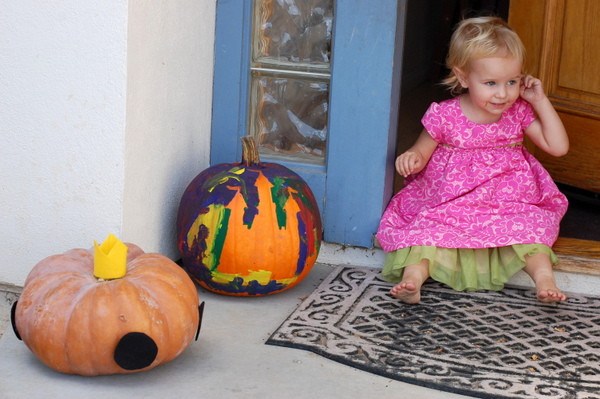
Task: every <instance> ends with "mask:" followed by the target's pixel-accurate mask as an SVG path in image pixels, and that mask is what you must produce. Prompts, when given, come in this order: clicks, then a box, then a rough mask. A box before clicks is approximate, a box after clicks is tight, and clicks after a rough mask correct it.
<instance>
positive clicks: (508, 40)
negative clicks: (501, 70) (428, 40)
mask: <svg viewBox="0 0 600 399" xmlns="http://www.w3.org/2000/svg"><path fill="white" fill-rule="evenodd" d="M499 53H504V54H502V56H510V57H515V58H516V59H518V60H520V61H521V64H522V65H524V64H525V46H524V45H523V42H521V39H520V38H519V36H518V35H517V34H516V33H515V31H513V30H512V29H511V27H510V26H508V24H507V23H506V22H504V20H502V19H501V18H498V17H476V18H469V19H464V20H462V21H461V22H460V23H459V24H458V25H457V27H456V30H455V31H454V33H453V34H452V38H451V39H450V48H449V50H448V57H447V58H446V66H447V67H448V69H450V73H449V75H448V76H447V77H446V79H444V80H443V81H442V84H443V85H445V86H447V87H448V89H450V92H451V93H452V94H458V93H461V92H462V91H463V87H462V86H461V84H460V82H459V81H458V77H457V76H456V74H455V73H454V71H453V68H459V69H461V70H462V71H465V72H468V65H469V62H470V61H471V60H473V59H476V58H485V57H491V56H494V55H498V54H499Z"/></svg>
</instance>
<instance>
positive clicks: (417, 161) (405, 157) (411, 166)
mask: <svg viewBox="0 0 600 399" xmlns="http://www.w3.org/2000/svg"><path fill="white" fill-rule="evenodd" d="M423 166H424V165H423V160H422V159H421V156H420V155H419V154H418V153H416V152H414V151H410V150H409V151H406V152H404V153H402V154H400V156H398V158H396V171H397V172H398V173H399V174H400V175H402V176H403V177H407V176H408V175H410V174H413V173H418V172H420V171H421V169H423Z"/></svg>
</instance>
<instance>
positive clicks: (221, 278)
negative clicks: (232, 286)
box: [212, 270, 297, 286]
mask: <svg viewBox="0 0 600 399" xmlns="http://www.w3.org/2000/svg"><path fill="white" fill-rule="evenodd" d="M272 276H273V273H272V272H270V271H268V270H258V271H254V270H250V271H248V274H246V275H243V276H242V275H239V274H230V273H221V272H218V271H214V272H213V273H212V279H213V281H214V282H215V283H219V284H228V283H230V282H232V281H233V280H235V279H238V278H241V279H242V280H243V282H242V285H248V284H249V283H250V282H252V281H256V282H258V283H259V284H261V285H267V284H269V282H271V278H272ZM296 279H297V277H296V276H294V277H292V278H286V279H281V280H276V282H277V283H280V284H283V285H284V286H287V285H288V284H290V283H292V282H294V281H296Z"/></svg>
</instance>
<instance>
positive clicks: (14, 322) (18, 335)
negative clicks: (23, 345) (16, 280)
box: [10, 301, 21, 341]
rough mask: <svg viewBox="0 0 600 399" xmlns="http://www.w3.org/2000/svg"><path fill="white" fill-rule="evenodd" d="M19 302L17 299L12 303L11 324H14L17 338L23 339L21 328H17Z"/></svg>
mask: <svg viewBox="0 0 600 399" xmlns="http://www.w3.org/2000/svg"><path fill="white" fill-rule="evenodd" d="M17 302H18V301H15V302H14V303H13V305H12V308H11V309H10V324H11V325H12V328H13V331H14V333H15V335H16V336H17V338H18V339H19V341H21V334H19V330H17V318H16V315H17Z"/></svg>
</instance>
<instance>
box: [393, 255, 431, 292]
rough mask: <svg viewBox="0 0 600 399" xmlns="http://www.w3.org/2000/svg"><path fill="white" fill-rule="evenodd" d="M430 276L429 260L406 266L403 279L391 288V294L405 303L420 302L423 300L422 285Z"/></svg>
mask: <svg viewBox="0 0 600 399" xmlns="http://www.w3.org/2000/svg"><path fill="white" fill-rule="evenodd" d="M428 278H429V261H428V260H427V259H423V260H422V261H421V262H419V263H417V264H414V265H409V266H406V267H405V268H404V274H403V275H402V281H400V282H399V283H398V284H396V285H395V286H394V287H392V289H391V290H390V294H392V295H393V296H394V297H396V298H398V299H400V300H401V301H402V302H404V303H419V301H420V300H421V286H422V285H423V283H424V282H425V280H427V279H428Z"/></svg>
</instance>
